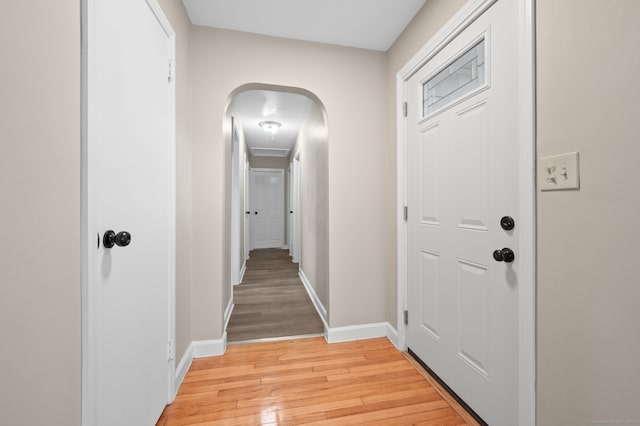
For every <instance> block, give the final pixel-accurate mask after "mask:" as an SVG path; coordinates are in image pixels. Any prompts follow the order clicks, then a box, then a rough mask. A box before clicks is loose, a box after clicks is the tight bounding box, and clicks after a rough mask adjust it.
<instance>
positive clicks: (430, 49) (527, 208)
mask: <svg viewBox="0 0 640 426" xmlns="http://www.w3.org/2000/svg"><path fill="white" fill-rule="evenodd" d="M497 1H506V0H471V1H469V2H468V3H467V4H466V5H465V6H463V8H462V9H460V11H459V12H458V13H456V15H454V17H453V18H452V19H451V20H450V21H449V22H448V23H447V24H445V25H444V26H443V27H442V28H441V29H440V31H438V33H437V34H436V35H435V36H434V37H433V38H431V40H429V41H428V42H427V44H426V45H425V46H423V48H422V49H420V51H418V53H417V54H416V55H414V57H413V58H412V59H411V60H410V61H409V62H407V63H406V64H405V66H404V67H402V68H401V70H400V71H399V72H398V73H397V74H396V99H397V109H396V120H397V128H396V130H397V182H398V184H397V206H396V208H397V210H396V215H397V242H398V246H397V247H398V248H397V250H398V251H397V264H398V269H397V280H398V288H397V290H398V292H397V298H398V300H397V320H396V321H397V331H398V347H399V349H400V350H401V351H406V350H407V347H408V346H407V326H406V325H405V324H404V311H405V309H407V285H408V278H407V241H408V239H407V237H408V236H407V222H406V221H405V220H404V208H405V206H406V205H407V178H408V177H407V169H408V167H407V161H408V159H407V137H408V132H407V127H406V125H407V123H406V118H405V117H404V110H403V104H404V102H406V100H407V90H406V84H407V82H408V80H409V78H410V77H411V76H412V75H413V74H415V73H416V72H417V71H418V70H419V69H420V68H421V67H422V66H423V65H424V64H426V63H427V62H428V61H429V60H431V59H432V58H433V57H434V56H435V55H436V54H437V53H438V52H440V51H441V50H442V49H443V48H444V47H445V46H446V45H447V44H448V43H449V42H450V41H451V40H453V39H454V38H455V37H457V36H458V35H459V34H460V33H461V32H462V31H463V30H464V29H465V28H467V27H468V26H469V25H470V24H471V23H472V22H474V21H475V20H476V18H478V17H479V16H480V15H482V14H483V13H484V12H485V11H486V10H487V9H489V7H491V6H492V5H493V4H494V3H496V2H497ZM509 1H510V0H509ZM517 2H518V17H517V19H518V42H517V46H518V92H519V93H518V99H519V111H518V119H519V131H518V137H519V146H518V157H519V164H518V170H519V176H518V186H517V188H518V193H519V195H518V200H517V201H518V222H519V224H520V225H521V226H520V227H519V232H520V241H519V245H518V248H517V253H518V262H519V268H520V276H519V284H518V285H519V293H518V322H519V325H518V349H519V350H518V354H519V355H518V357H519V358H518V376H519V377H518V398H519V401H518V419H519V422H518V424H520V425H522V426H528V425H531V426H533V425H535V420H536V419H535V407H536V393H535V385H536V382H535V372H536V365H535V362H536V358H535V351H536V344H535V343H536V342H535V336H536V314H535V310H536V267H535V266H536V238H535V236H536V216H535V209H536V201H535V200H536V186H535V185H536V184H535V182H536V181H535V164H536V162H535V138H536V135H535V0H517ZM409 214H412V212H411V211H409Z"/></svg>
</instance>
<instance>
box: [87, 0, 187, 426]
mask: <svg viewBox="0 0 640 426" xmlns="http://www.w3.org/2000/svg"><path fill="white" fill-rule="evenodd" d="M96 1H97V0H81V27H82V44H81V61H82V62H81V68H82V72H81V91H82V110H81V247H82V250H81V253H82V258H81V292H82V301H81V304H82V319H81V321H82V331H81V342H82V343H81V346H82V373H81V375H82V383H81V388H82V390H81V399H82V401H81V422H82V423H81V424H83V425H91V424H93V418H94V414H95V407H94V405H93V397H94V393H93V388H92V383H93V382H94V381H95V374H96V371H95V365H94V363H93V357H92V351H93V347H94V341H95V331H94V327H93V321H94V317H93V312H94V311H95V309H96V308H95V300H94V299H93V291H92V288H93V283H92V281H93V280H92V278H91V277H93V276H94V275H95V274H93V273H92V270H93V267H92V266H91V265H93V264H94V263H95V262H94V256H95V255H96V250H95V249H94V248H93V247H94V245H95V243H96V237H95V235H93V230H94V226H93V223H92V220H91V216H92V212H93V211H95V210H96V206H95V204H94V203H95V202H94V201H93V197H92V195H91V194H92V193H93V188H94V187H95V184H96V182H95V177H93V175H91V174H90V171H89V166H90V164H91V163H94V162H95V161H96V160H97V159H96V158H94V157H93V156H92V154H91V152H92V151H91V150H90V145H91V140H92V139H93V138H92V134H93V130H92V129H93V128H94V127H95V125H94V123H93V118H92V115H91V114H90V113H89V109H90V108H92V105H93V97H92V96H93V95H92V93H93V92H94V91H93V90H92V84H93V83H92V81H91V80H90V79H89V74H94V73H95V70H96V65H95V62H94V60H93V55H90V54H89V49H90V46H91V45H92V44H93V40H94V39H95V37H96V36H95V32H94V29H93V25H92V24H91V23H92V22H94V21H95V20H96V19H97V17H96V15H95V14H96V11H95V7H94V4H95V2H96ZM145 2H146V3H147V5H148V7H149V8H150V9H151V11H152V12H153V14H154V15H155V17H156V19H157V20H158V22H159V23H160V25H161V27H162V29H163V30H164V31H165V33H166V35H167V38H168V49H169V51H168V60H169V61H170V63H171V80H170V81H169V83H168V84H167V90H168V95H169V114H168V115H169V121H168V123H167V124H168V126H167V127H168V129H167V131H168V133H169V140H168V145H169V146H168V148H169V164H168V168H169V200H168V201H169V203H168V204H169V205H168V206H167V208H168V219H169V220H168V226H167V227H168V234H169V235H168V239H169V259H168V260H169V286H168V287H169V288H168V289H167V290H168V292H169V297H168V305H169V306H168V307H167V308H168V309H169V317H168V319H169V323H168V324H167V342H168V343H169V342H170V345H171V346H170V348H169V349H170V352H171V353H170V354H169V355H170V359H169V360H167V404H168V403H170V402H172V401H173V400H174V398H175V396H176V392H177V387H176V378H175V370H176V361H175V342H176V303H175V299H176V166H175V158H176V130H175V129H176V123H175V111H176V94H175V86H176V83H175V81H176V75H177V72H176V66H175V63H176V43H175V38H176V35H175V32H174V30H173V28H172V27H171V24H170V22H169V20H168V19H167V17H166V16H165V14H164V12H163V11H162V8H161V7H160V4H159V3H158V1H157V0H145ZM167 67H169V64H167ZM168 70H169V68H167V71H168Z"/></svg>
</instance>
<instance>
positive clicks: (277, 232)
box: [251, 169, 284, 249]
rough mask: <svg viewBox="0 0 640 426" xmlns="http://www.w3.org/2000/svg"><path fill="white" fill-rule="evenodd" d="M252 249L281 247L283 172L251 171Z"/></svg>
mask: <svg viewBox="0 0 640 426" xmlns="http://www.w3.org/2000/svg"><path fill="white" fill-rule="evenodd" d="M252 174H253V178H252V186H251V197H252V198H253V200H252V210H253V248H254V249H260V248H273V247H277V248H280V247H282V240H283V228H284V170H266V169H263V170H260V169H254V170H252Z"/></svg>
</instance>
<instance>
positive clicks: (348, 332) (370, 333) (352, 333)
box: [326, 322, 393, 343]
mask: <svg viewBox="0 0 640 426" xmlns="http://www.w3.org/2000/svg"><path fill="white" fill-rule="evenodd" d="M392 329H393V327H391V326H390V324H389V323H388V322H377V323H372V324H360V325H349V326H346V327H334V328H329V329H328V330H327V336H326V339H327V343H340V342H352V341H354V340H365V339H375V338H378V337H387V338H389V340H391V341H392V343H393V340H392V339H393V336H391V337H390V336H389V331H390V330H392Z"/></svg>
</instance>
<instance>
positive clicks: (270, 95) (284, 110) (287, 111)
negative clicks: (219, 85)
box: [231, 90, 311, 156]
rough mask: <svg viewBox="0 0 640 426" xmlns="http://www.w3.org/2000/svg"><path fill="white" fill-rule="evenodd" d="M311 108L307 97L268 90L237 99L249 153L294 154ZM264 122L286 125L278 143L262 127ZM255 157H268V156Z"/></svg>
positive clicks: (236, 110)
mask: <svg viewBox="0 0 640 426" xmlns="http://www.w3.org/2000/svg"><path fill="white" fill-rule="evenodd" d="M310 106H311V99H309V98H307V97H306V96H302V95H297V94H294V93H284V92H272V91H267V90H249V91H247V92H242V93H240V94H238V95H237V96H236V97H235V98H234V100H233V104H232V105H231V107H232V110H233V114H234V117H235V118H236V119H237V120H238V122H239V123H240V125H241V126H242V130H243V132H244V137H245V141H246V143H247V146H248V147H249V149H254V148H269V149H283V150H290V149H291V148H292V147H293V145H294V144H295V142H296V138H297V136H298V133H299V131H300V127H301V126H302V123H303V122H304V119H305V117H306V116H307V112H308V111H309V107H310ZM261 121H277V122H278V123H281V124H282V126H281V127H280V128H279V129H278V133H276V135H275V139H272V138H271V135H270V134H268V133H267V132H266V131H265V130H264V129H262V127H260V125H259V124H258V123H260V122H261ZM255 155H257V156H260V155H263V156H264V155H265V152H262V153H261V154H260V153H256V154H255ZM267 155H268V154H267ZM287 155H288V154H287ZM273 156H276V155H275V154H274V155H273Z"/></svg>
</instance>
